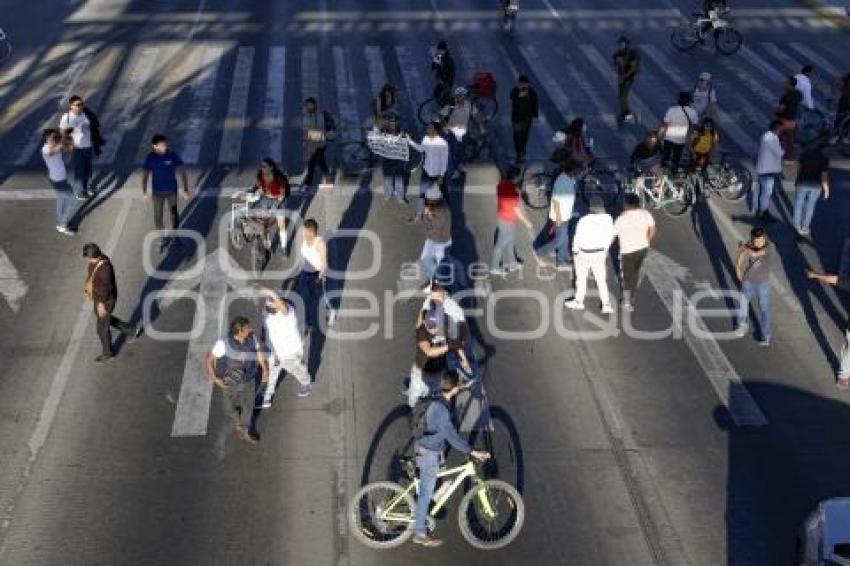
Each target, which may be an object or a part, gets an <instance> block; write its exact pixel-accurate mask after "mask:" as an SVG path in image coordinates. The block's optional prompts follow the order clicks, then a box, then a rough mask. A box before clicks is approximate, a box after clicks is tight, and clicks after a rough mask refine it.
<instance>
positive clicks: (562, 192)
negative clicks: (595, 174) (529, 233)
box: [534, 158, 577, 269]
mask: <svg viewBox="0 0 850 566" xmlns="http://www.w3.org/2000/svg"><path fill="white" fill-rule="evenodd" d="M576 169H577V163H575V162H574V161H573V160H572V159H569V158H568V159H565V160H564V161H563V162H562V163H561V172H560V173H559V174H558V176H557V177H556V178H555V184H554V186H553V188H552V197H551V199H550V203H549V223H550V224H549V229H550V230H552V231H553V232H554V233H553V234H552V238H551V239H550V240H549V241H548V242H547V243H545V244H543V245H542V246H540V247H538V248H537V249H536V250H534V257H535V259H537V262H538V263H539V264H545V263H546V261H545V258H546V256H548V255H550V254H552V253H553V252H555V267H556V268H557V269H568V267H569V262H570V246H569V243H570V242H569V240H570V238H569V231H570V219H571V218H572V216H573V206H574V205H575V201H576V179H575V177H574V174H575V171H576Z"/></svg>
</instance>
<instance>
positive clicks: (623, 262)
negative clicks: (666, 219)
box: [614, 193, 658, 311]
mask: <svg viewBox="0 0 850 566" xmlns="http://www.w3.org/2000/svg"><path fill="white" fill-rule="evenodd" d="M623 204H624V207H623V208H624V210H623V212H622V213H621V214H620V215H619V216H618V217H617V220H615V221H614V237H615V238H617V240H618V243H619V248H620V286H621V287H622V290H623V303H622V304H623V309H624V310H627V311H632V310H634V304H635V291H637V286H638V281H639V280H640V268H641V266H642V265H643V260H644V259H646V254H647V252H648V251H649V244H650V242H652V239H653V238H654V237H655V235H656V234H657V233H658V230H657V229H656V227H655V219H654V218H652V214H651V213H650V212H649V211H648V210H646V209H643V208H641V207H640V197H638V196H637V195H636V194H634V193H629V194H627V195H626V196H625V199H624V203H623Z"/></svg>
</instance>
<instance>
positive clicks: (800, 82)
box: [794, 65, 815, 110]
mask: <svg viewBox="0 0 850 566" xmlns="http://www.w3.org/2000/svg"><path fill="white" fill-rule="evenodd" d="M814 74H815V69H814V67H812V66H811V65H803V68H802V69H800V72H799V73H797V74H796V75H794V78H795V79H797V84H796V85H795V88H796V89H797V90H799V91H800V94H802V95H803V107H804V108H806V109H807V110H814V109H815V100H814V98H813V97H812V77H813V76H814Z"/></svg>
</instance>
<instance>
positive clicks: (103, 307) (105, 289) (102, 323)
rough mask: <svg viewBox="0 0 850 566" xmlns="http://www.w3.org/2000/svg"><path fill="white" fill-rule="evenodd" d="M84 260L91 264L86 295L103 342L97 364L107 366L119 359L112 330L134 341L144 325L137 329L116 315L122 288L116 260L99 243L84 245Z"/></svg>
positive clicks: (85, 290)
mask: <svg viewBox="0 0 850 566" xmlns="http://www.w3.org/2000/svg"><path fill="white" fill-rule="evenodd" d="M83 257H84V258H85V259H86V261H87V262H88V272H87V275H86V282H85V284H84V285H83V293H84V294H85V296H86V298H88V299H89V300H90V301H91V302H92V305H93V306H94V316H95V319H96V320H97V337H98V338H99V339H100V345H101V348H102V351H101V354H100V355H99V356H98V357H96V358H95V360H94V361H95V362H97V363H99V364H100V363H103V362H106V361H109V360H111V359H112V358H114V357H115V352H114V351H113V350H112V336H111V335H110V332H109V328H110V327H115V328H117V329H118V331H119V332H121V333H122V334H124V335H125V336H127V337H129V338H130V339H131V340H132V339H134V338H138V337H139V336H141V334H142V327H141V326H133V325H132V324H128V323H126V322H124V321H123V320H121V319H119V318H117V317H115V316H113V315H112V311H113V309H115V303H116V302H117V301H118V285H117V284H116V283H115V270H114V269H113V268H112V261H111V260H110V259H109V258H108V257H107V256H106V254H105V253H103V252H102V251H101V250H100V247H98V245H97V244H94V243H91V242H90V243H88V244H85V245H84V246H83Z"/></svg>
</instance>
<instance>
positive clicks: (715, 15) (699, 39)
mask: <svg viewBox="0 0 850 566" xmlns="http://www.w3.org/2000/svg"><path fill="white" fill-rule="evenodd" d="M727 13H729V9H728V8H727V9H725V10H710V11H709V14H708V16H707V17H706V16H705V15H704V14H702V13H697V14H694V16H696V17H695V18H694V19H693V20H690V21H684V22H682V23H680V24H679V25H678V26H677V27H675V28H673V31H672V33H671V34H670V42H671V43H672V44H673V47H675V48H676V49H678V50H679V51H690V50H691V49H693V48H694V47H696V46H697V44H703V43H705V40H706V39H707V38H708V36H709V34H711V35H713V36H714V46H715V48H716V49H717V51H718V52H719V53H722V54H724V55H731V54H733V53H735V52H736V51H738V50H739V49H740V48H741V44H742V43H743V42H744V38H743V37H742V36H741V32H739V31H738V30H737V29H735V28H734V27H732V25H731V24H730V23H729V21H728V20H726V19H724V18H723V16H724V15H725V14H727Z"/></svg>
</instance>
